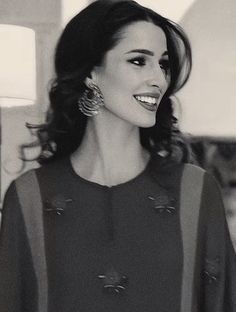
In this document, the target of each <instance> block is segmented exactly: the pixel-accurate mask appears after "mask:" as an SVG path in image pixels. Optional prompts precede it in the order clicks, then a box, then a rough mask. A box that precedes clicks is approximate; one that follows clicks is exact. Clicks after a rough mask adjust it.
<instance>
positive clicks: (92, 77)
mask: <svg viewBox="0 0 236 312" xmlns="http://www.w3.org/2000/svg"><path fill="white" fill-rule="evenodd" d="M84 83H85V85H86V87H87V88H89V89H91V86H93V85H97V73H96V70H92V71H91V73H90V74H89V76H87V77H86V78H85V80H84Z"/></svg>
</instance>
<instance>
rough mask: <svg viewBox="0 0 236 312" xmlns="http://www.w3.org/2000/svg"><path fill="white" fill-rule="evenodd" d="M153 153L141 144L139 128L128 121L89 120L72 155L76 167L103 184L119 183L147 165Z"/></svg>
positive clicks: (81, 174)
mask: <svg viewBox="0 0 236 312" xmlns="http://www.w3.org/2000/svg"><path fill="white" fill-rule="evenodd" d="M149 158H150V155H149V153H148V152H147V151H146V150H145V149H144V148H143V147H142V146H141V144H140V135H139V128H138V127H136V126H131V125H129V124H127V123H125V122H120V123H110V124H107V123H102V122H100V121H99V119H95V118H94V119H89V120H88V124H87V127H86V131H85V135H84V138H83V141H82V143H81V145H80V146H79V148H78V150H77V151H76V152H75V153H73V154H72V156H71V162H72V165H73V167H74V170H75V171H76V172H77V173H78V174H79V175H80V176H81V177H83V178H85V179H87V180H89V181H92V182H96V183H99V184H102V185H108V186H112V185H117V184H120V183H124V182H127V181H129V180H130V179H132V178H133V177H135V176H137V175H138V174H139V173H140V172H141V171H143V169H144V168H145V167H146V165H147V163H148V161H149Z"/></svg>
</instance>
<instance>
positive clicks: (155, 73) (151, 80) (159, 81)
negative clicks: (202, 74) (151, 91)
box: [147, 65, 168, 92]
mask: <svg viewBox="0 0 236 312" xmlns="http://www.w3.org/2000/svg"><path fill="white" fill-rule="evenodd" d="M147 83H148V85H149V86H156V87H158V88H160V89H161V90H162V91H164V92H165V91H166V89H167V87H168V78H167V75H166V73H165V71H164V70H163V69H162V68H161V67H160V66H159V65H158V66H157V67H155V68H152V69H150V73H149V76H148V79H147Z"/></svg>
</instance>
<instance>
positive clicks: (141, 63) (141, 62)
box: [128, 56, 146, 66]
mask: <svg viewBox="0 0 236 312" xmlns="http://www.w3.org/2000/svg"><path fill="white" fill-rule="evenodd" d="M128 62H129V63H131V64H134V65H136V66H144V65H146V59H145V57H143V56H138V57H134V58H132V59H131V60H128Z"/></svg>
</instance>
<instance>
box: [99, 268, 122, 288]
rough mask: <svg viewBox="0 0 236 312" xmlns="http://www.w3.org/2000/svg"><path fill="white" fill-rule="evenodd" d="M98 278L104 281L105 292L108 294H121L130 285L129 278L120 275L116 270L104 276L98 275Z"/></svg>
mask: <svg viewBox="0 0 236 312" xmlns="http://www.w3.org/2000/svg"><path fill="white" fill-rule="evenodd" d="M98 278H99V279H101V280H102V281H103V290H104V291H105V292H106V293H111V294H112V293H114V294H120V293H121V292H123V291H124V290H125V289H126V288H127V285H128V278H127V276H125V275H121V274H119V273H118V272H116V271H115V270H114V269H111V270H109V271H107V272H106V274H104V275H98Z"/></svg>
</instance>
